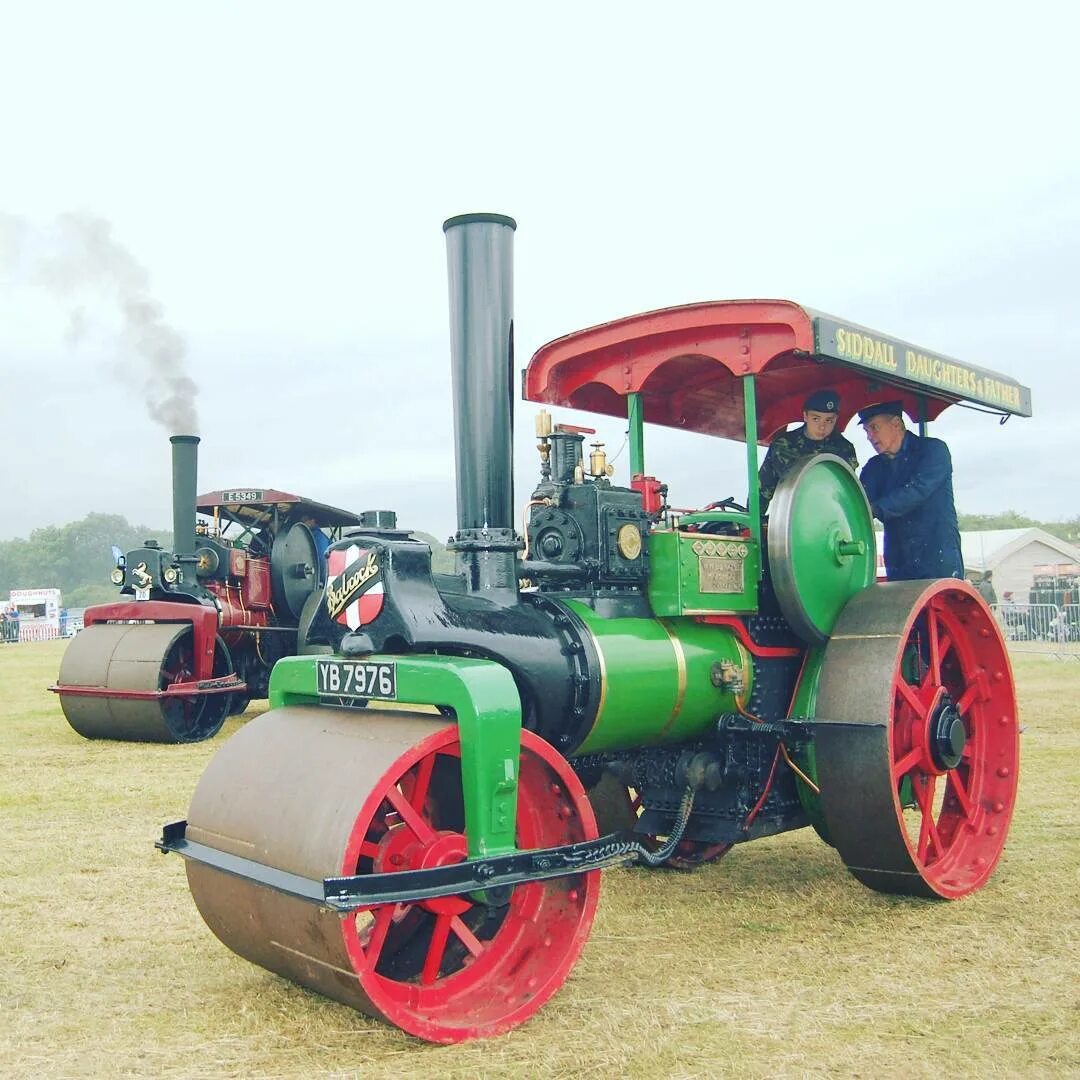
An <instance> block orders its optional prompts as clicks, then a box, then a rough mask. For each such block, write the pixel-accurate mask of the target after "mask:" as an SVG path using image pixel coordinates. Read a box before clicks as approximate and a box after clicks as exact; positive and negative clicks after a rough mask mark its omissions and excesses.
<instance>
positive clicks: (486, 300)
mask: <svg viewBox="0 0 1080 1080" xmlns="http://www.w3.org/2000/svg"><path fill="white" fill-rule="evenodd" d="M516 228H517V222H515V221H514V219H513V218H509V217H505V216H503V215H502V214H462V215H460V216H459V217H452V218H450V219H448V220H447V221H445V222H444V223H443V232H444V233H446V259H447V270H448V272H449V278H450V360H451V365H452V370H453V392H454V458H455V464H456V467H457V512H458V515H457V524H458V531H457V533H456V535H455V536H454V540H453V542H452V544H451V545H450V546H451V548H453V550H455V551H456V552H457V553H458V566H459V569H461V570H462V571H464V573H465V579H466V583H467V584H468V586H469V588H471V589H475V590H484V591H490V590H492V589H495V590H499V589H510V590H512V591H513V592H514V594H515V596H516V591H517V574H516V567H515V565H514V563H515V556H516V552H517V550H518V549H519V548H520V546H521V545H520V543H519V541H518V540H517V538H516V536H515V533H514V481H513V442H514V408H513V398H512V392H513V391H512V387H513V383H514V378H513V368H514V320H513V308H514V269H513V249H514V230H515V229H516Z"/></svg>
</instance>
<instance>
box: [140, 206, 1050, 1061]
mask: <svg viewBox="0 0 1080 1080" xmlns="http://www.w3.org/2000/svg"><path fill="white" fill-rule="evenodd" d="M514 230H515V224H514V222H513V220H512V219H510V218H506V217H502V216H499V215H492V214H478V215H468V216H464V217H458V218H452V219H450V220H449V221H447V222H446V223H445V225H444V231H445V233H446V240H447V247H448V262H449V270H450V311H451V339H452V350H451V351H452V366H453V392H454V415H455V462H456V470H457V522H458V528H457V532H456V535H455V538H454V540H453V548H454V550H455V552H456V569H455V572H454V573H452V574H438V573H433V572H432V569H431V551H430V549H429V547H428V546H427V545H426V544H424V543H421V542H419V541H418V540H416V539H414V538H413V537H411V536H405V537H403V538H400V539H390V538H386V537H380V536H378V535H376V534H374V533H370V534H366V535H365V534H362V533H358V534H356V535H354V536H353V537H351V538H350V539H349V542H348V543H347V544H343V545H342V546H341V547H339V548H338V550H337V552H336V553H335V561H334V562H333V563H332V565H331V568H330V577H329V580H328V583H327V587H326V590H325V592H324V594H323V596H322V600H321V602H320V604H319V608H318V611H317V613H316V614H315V616H314V618H313V620H312V626H311V638H312V640H318V641H321V642H322V643H323V646H324V648H326V649H327V650H329V651H328V652H326V653H324V654H323V655H320V656H298V657H290V658H286V659H284V660H282V661H281V662H280V663H279V664H278V665H277V666H276V667H275V668H274V671H273V674H272V677H271V684H270V702H271V708H270V710H269V711H268V712H267V713H265V714H264V715H262V716H260V717H258V718H256V719H255V720H253V721H251V722H250V723H248V724H247V725H245V727H244V728H243V729H242V730H241V731H239V732H238V733H237V734H236V735H234V736H233V737H232V738H231V739H230V740H229V741H228V742H227V743H226V744H225V745H224V746H223V747H222V748H221V749H220V750H219V751H218V752H217V754H216V755H215V757H214V758H213V759H212V761H211V762H210V764H209V766H208V768H207V769H206V772H205V774H204V775H203V776H202V778H201V780H200V782H199V784H198V786H197V788H196V790H195V793H194V796H193V798H192V800H191V805H190V808H189V811H188V817H187V820H186V821H181V822H176V823H174V824H172V825H169V826H167V827H166V828H165V830H164V834H163V835H162V837H161V839H160V840H159V842H158V847H159V848H160V849H161V850H163V851H165V852H178V853H180V854H181V855H183V856H184V857H185V858H186V860H187V861H186V869H187V877H188V883H189V886H190V889H191V893H192V895H193V897H194V900H195V903H196V905H197V907H198V909H199V912H200V913H201V915H202V917H203V919H204V920H205V921H206V923H207V924H208V925H209V927H210V928H211V929H212V931H213V932H214V934H216V935H217V936H218V937H219V938H220V939H221V941H222V942H224V943H225V944H226V945H227V946H228V947H229V948H230V949H232V950H234V951H235V952H236V953H238V954H239V955H241V956H243V957H246V958H248V959H249V960H251V961H252V962H254V963H256V964H259V965H262V966H263V967H265V968H267V969H268V970H270V971H272V972H276V973H277V974H279V975H281V976H284V977H285V978H287V979H291V980H293V981H295V982H297V983H300V984H301V985H303V986H306V987H310V988H312V989H314V990H317V991H319V992H320V993H322V994H325V995H327V996H328V997H331V998H334V999H336V1000H337V1001H340V1002H344V1003H346V1004H348V1005H351V1006H352V1007H354V1008H356V1009H358V1010H360V1011H361V1012H363V1013H366V1014H368V1015H370V1016H372V1017H377V1018H380V1019H382V1020H385V1021H387V1022H389V1023H391V1024H394V1025H397V1026H398V1027H400V1028H402V1029H404V1030H405V1031H407V1032H410V1033H412V1034H413V1035H415V1036H418V1037H420V1038H422V1039H427V1040H431V1041H434V1042H455V1041H458V1040H463V1039H467V1038H471V1037H476V1036H490V1035H495V1034H497V1033H499V1032H503V1031H506V1030H507V1029H509V1028H512V1027H514V1026H515V1025H516V1024H518V1023H520V1022H522V1021H523V1020H525V1019H526V1018H527V1017H529V1016H530V1015H532V1014H533V1013H534V1012H535V1011H536V1010H537V1009H538V1008H539V1007H540V1006H541V1005H542V1004H543V1003H544V1002H545V1001H546V1000H547V999H548V998H549V997H550V996H551V995H552V994H553V993H554V992H555V990H556V989H557V988H558V987H559V986H560V985H561V984H562V983H563V982H564V980H565V979H566V977H567V974H568V973H569V971H570V969H571V968H572V967H573V965H574V962H575V960H576V959H577V957H578V955H579V954H580V952H581V950H582V947H583V946H584V943H585V940H586V938H587V937H588V935H589V930H590V926H591V924H592V921H593V915H594V913H595V911H596V905H597V896H598V892H599V887H600V873H599V871H600V870H601V869H603V868H605V867H609V866H613V865H616V864H625V863H628V862H635V861H636V862H639V863H643V864H646V865H649V866H675V867H681V868H693V867H695V866H698V865H700V864H702V863H708V862H713V861H715V860H717V859H719V858H720V857H721V856H722V855H724V853H725V852H727V851H728V850H729V849H730V848H731V847H732V846H733V845H735V844H739V843H744V842H746V841H749V840H753V839H756V838H758V837H763V836H769V835H771V834H775V833H779V832H783V831H785V830H789V829H797V828H803V827H812V828H814V829H816V830H817V832H818V833H819V834H820V835H821V837H822V838H823V839H824V840H825V841H826V842H827V843H829V844H831V845H832V846H834V847H835V849H836V850H837V852H838V853H839V856H840V858H841V859H842V860H843V862H844V863H845V864H846V865H847V866H848V867H849V868H850V870H851V872H852V874H853V875H854V876H855V877H856V878H858V879H859V880H860V881H862V882H863V883H865V884H866V885H868V886H869V887H871V888H873V889H878V890H882V891H885V892H890V893H901V894H909V895H913V896H919V897H928V898H945V899H952V898H957V897H962V896H965V895H966V894H968V893H971V892H972V891H973V890H975V889H978V888H979V887H980V886H982V885H983V884H984V883H985V882H986V881H987V879H988V878H989V876H990V874H991V872H992V871H993V869H994V866H995V864H996V863H997V861H998V858H999V856H1000V855H1001V851H1002V847H1003V845H1004V842H1005V836H1006V833H1007V832H1008V828H1009V821H1010V816H1011V813H1012V808H1013V801H1014V797H1015V792H1016V778H1017V767H1018V739H1017V711H1016V701H1015V696H1014V690H1013V682H1012V676H1011V672H1010V668H1009V661H1008V657H1007V655H1006V651H1005V647H1004V643H1003V641H1002V638H1001V636H1000V634H999V633H998V630H997V628H996V625H995V622H994V620H993V618H992V616H991V613H990V611H989V609H988V608H987V606H986V605H985V604H984V603H983V601H982V600H981V599H980V597H979V596H978V595H977V593H976V592H975V591H974V590H973V589H972V588H971V587H970V586H968V585H967V584H966V583H965V582H962V581H957V580H927V581H905V582H893V583H878V582H877V581H876V550H875V539H874V530H873V527H872V522H871V515H870V512H869V508H868V506H867V502H866V499H865V497H864V494H863V492H862V490H861V488H860V485H859V483H858V480H857V479H856V477H855V474H854V473H853V472H852V471H851V469H850V467H849V466H848V465H847V464H846V463H845V462H843V461H842V460H840V459H839V458H836V457H833V456H831V455H828V454H823V455H819V456H818V457H816V458H813V459H811V460H809V461H806V462H804V463H802V464H801V465H800V466H799V467H797V468H795V469H794V470H792V471H791V472H790V473H789V474H788V475H787V476H786V477H785V478H784V480H783V482H782V483H781V484H780V486H779V487H778V489H777V491H776V493H775V496H774V498H773V500H772V503H771V506H770V511H769V519H768V522H767V524H766V523H763V522H762V519H761V516H760V514H759V506H760V498H759V495H760V492H759V489H758V477H757V445H758V443H768V442H769V440H770V438H771V436H772V435H773V434H774V433H775V432H777V431H779V430H783V428H784V426H785V424H786V423H787V422H788V421H791V420H793V419H795V418H797V417H798V415H799V412H800V410H801V407H802V402H803V400H804V399H805V397H806V396H807V395H808V394H809V393H810V392H812V391H814V390H815V389H819V388H822V387H824V386H826V385H828V386H832V387H835V388H837V389H838V391H839V393H840V395H841V400H842V401H843V402H844V408H845V410H847V413H846V415H842V416H841V420H842V421H844V422H846V421H847V420H848V419H849V418H850V415H851V413H852V411H853V410H854V409H857V408H861V407H863V406H865V405H867V404H869V403H871V402H874V401H877V400H879V399H880V398H881V397H882V396H883V391H884V393H887V394H888V395H889V396H890V397H893V398H897V399H900V400H902V401H903V402H904V406H905V408H906V409H907V411H908V413H909V415H911V416H912V417H913V418H918V419H920V420H922V421H925V420H926V419H933V418H935V417H936V416H938V415H939V414H940V413H941V412H942V411H943V410H944V409H946V408H947V407H948V406H949V405H951V404H954V403H956V402H958V401H961V400H963V399H967V400H970V401H974V402H977V403H979V405H981V406H982V407H984V408H986V409H988V410H991V411H994V412H997V413H999V414H1000V415H1001V416H1010V415H1012V414H1019V415H1029V414H1030V395H1029V393H1028V391H1027V390H1026V389H1025V388H1023V387H1021V386H1019V385H1018V384H1017V383H1015V382H1013V381H1012V380H1010V379H1008V378H1006V377H1005V376H1001V375H994V374H992V373H990V372H986V371H983V370H981V369H978V368H974V367H970V366H967V365H962V364H960V363H958V362H956V361H952V360H948V359H946V358H944V357H939V356H937V355H936V354H933V353H930V352H928V351H927V350H925V349H922V348H916V347H915V346H913V345H909V344H908V343H906V342H903V341H900V340H897V339H894V338H891V337H888V336H886V335H883V334H879V333H876V332H872V331H869V330H866V329H864V328H862V327H858V326H855V325H854V324H850V323H845V322H841V321H839V320H836V319H832V318H830V317H828V316H825V315H822V314H819V313H816V312H813V311H811V310H809V309H806V308H804V307H801V306H799V305H797V304H794V303H790V302H787V301H759V300H754V301H725V302H717V303H703V304H694V305H690V306H686V307H677V308H672V309H668V310H663V311H653V312H649V313H646V314H642V315H636V316H632V317H630V318H626V319H621V320H619V321H617V322H612V323H608V324H606V325H603V326H598V327H594V328H591V329H587V330H583V331H581V332H579V333H575V334H571V335H570V336H568V337H563V338H560V339H558V340H556V341H553V342H551V343H550V344H548V345H545V346H544V347H542V348H541V349H540V350H539V351H538V352H537V353H536V354H535V355H534V356H533V357H532V359H531V361H530V362H529V364H528V366H527V368H526V370H525V372H524V396H525V398H526V399H527V400H529V401H533V402H536V403H537V404H539V405H541V406H544V408H543V409H542V410H541V412H540V417H539V419H538V422H537V437H538V450H539V477H538V480H537V481H536V482H535V486H534V487H533V489H532V492H531V496H530V497H529V499H528V500H527V501H526V505H525V510H524V513H523V518H522V527H521V531H520V533H519V531H518V530H517V529H516V528H515V515H514V513H513V506H514V500H513V491H512V478H511V446H512V437H513V433H512V428H511V416H512V412H511V399H512V391H511V384H512V381H513V379H512V372H513V324H512V318H511V293H512V276H511V247H512V238H513V235H514ZM853 342H857V343H858V344H857V347H856V346H854V345H852V343H853ZM907 355H914V356H918V357H922V358H924V359H925V360H926V363H923V362H922V361H920V362H918V363H915V364H907V363H905V356H907ZM893 360H896V363H895V364H894V363H892V361H893ZM554 407H567V408H573V409H580V410H590V411H592V412H593V413H597V414H601V415H607V416H612V417H618V418H619V422H620V426H622V425H623V424H628V426H629V435H628V444H629V449H630V468H631V473H632V475H631V478H630V483H629V485H627V486H620V485H618V484H616V483H615V482H614V481H613V473H612V469H611V468H610V464H609V462H608V460H607V454H606V451H605V449H604V446H603V444H602V443H601V442H599V441H593V442H591V443H590V444H589V447H588V448H586V445H585V441H586V439H587V438H590V437H591V436H592V435H593V434H594V432H592V431H588V430H584V429H582V428H581V427H579V426H574V425H570V424H561V423H556V422H555V421H554V420H553V418H552V414H551V412H550V410H551V409H552V408H554ZM646 421H648V422H649V423H650V424H660V425H669V426H672V427H679V428H684V429H688V430H691V431H697V432H704V433H708V434H712V435H715V436H718V437H721V438H727V439H738V440H741V441H743V442H744V443H745V445H746V453H745V470H746V484H747V488H748V492H749V494H748V498H747V500H746V502H745V503H736V502H735V501H734V500H733V499H731V498H728V499H724V500H722V501H720V502H718V503H716V504H714V505H712V506H711V507H709V508H705V509H702V510H700V511H696V512H689V511H682V512H679V511H676V510H675V509H673V507H672V505H671V504H670V503H669V500H668V484H667V483H666V482H665V481H663V480H661V479H660V478H658V477H656V476H654V475H652V474H650V473H649V472H648V471H647V468H646V462H645V448H644V430H645V422H646ZM740 460H741V458H740ZM740 468H741V465H740Z"/></svg>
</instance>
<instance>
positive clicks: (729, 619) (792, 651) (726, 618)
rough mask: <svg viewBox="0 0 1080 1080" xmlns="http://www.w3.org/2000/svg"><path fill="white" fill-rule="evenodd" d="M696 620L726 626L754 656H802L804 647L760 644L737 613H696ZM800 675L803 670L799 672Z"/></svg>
mask: <svg viewBox="0 0 1080 1080" xmlns="http://www.w3.org/2000/svg"><path fill="white" fill-rule="evenodd" d="M694 621H695V622H699V623H706V624H707V625H709V626H726V627H728V629H729V630H731V631H732V632H733V633H734V634H735V636H736V637H737V638H738V639H739V641H740V642H742V644H743V646H744V647H745V649H746V651H747V652H749V653H751V654H752V655H753V656H762V657H769V658H773V659H775V658H776V657H780V656H787V657H792V656H802V655H803V653H804V652H805V650H804V649H796V648H792V647H790V646H787V645H759V644H758V643H757V642H756V641H754V640H753V639H752V638H751V637H750V632H749V631H748V630H747V629H746V624H745V623H743V622H742V621H741V620H740V619H738V618H737V617H736V616H735V615H696V616H694ZM799 674H800V676H801V675H802V672H801V671H800V672H799Z"/></svg>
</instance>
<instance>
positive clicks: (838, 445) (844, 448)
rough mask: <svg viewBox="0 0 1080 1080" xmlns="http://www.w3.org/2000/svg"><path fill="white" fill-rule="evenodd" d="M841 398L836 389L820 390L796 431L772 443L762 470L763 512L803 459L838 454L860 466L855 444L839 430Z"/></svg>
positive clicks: (810, 399)
mask: <svg viewBox="0 0 1080 1080" xmlns="http://www.w3.org/2000/svg"><path fill="white" fill-rule="evenodd" d="M839 411H840V398H839V396H838V395H837V393H836V391H835V390H818V391H817V392H816V393H813V394H811V395H810V396H809V397H808V398H807V399H806V401H804V402H803V423H802V426H801V427H797V428H796V429H795V430H794V431H784V432H782V433H781V434H779V435H777V436H776V438H774V439H773V441H772V442H771V443H770V444H769V452H768V453H767V454H766V455H765V460H764V461H763V462H762V463H761V468H760V469H759V470H758V481H759V486H760V488H761V513H762V514H764V513H765V511H766V510H767V509H768V506H769V503H770V502H771V501H772V497H773V495H774V494H775V493H776V486H777V484H779V483H780V481H781V480H783V478H784V477H785V476H786V475H787V473H788V472H789V471H790V470H791V469H792V468H794V466H795V465H797V464H798V463H799V462H800V461H802V460H803V458H808V457H813V456H814V455H815V454H835V455H836V456H837V457H838V458H842V459H843V460H844V461H846V462H847V463H848V464H849V465H850V466H851V467H852V469H858V467H859V460H858V458H856V456H855V447H854V446H852V444H851V443H849V442H848V441H847V439H845V438H844V436H843V435H841V434H840V433H839V432H838V431H837V430H836V417H837V414H838V413H839Z"/></svg>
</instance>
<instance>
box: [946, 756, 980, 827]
mask: <svg viewBox="0 0 1080 1080" xmlns="http://www.w3.org/2000/svg"><path fill="white" fill-rule="evenodd" d="M946 791H951V792H952V794H953V795H955V796H956V801H957V802H958V803H959V804H960V809H961V810H963V812H964V817H965V818H967V820H968V821H973V820H974V819H975V806H974V805H973V803H972V801H971V796H970V795H968V793H967V788H965V787H964V782H963V780H961V778H960V773H959V772H958V771H957V770H956V769H953V770H952V771H951V772H950V773H949V780H948V784H947V786H946Z"/></svg>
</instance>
